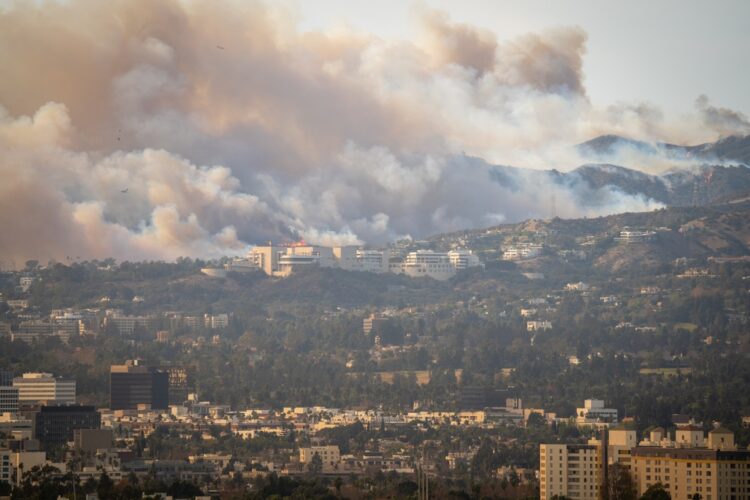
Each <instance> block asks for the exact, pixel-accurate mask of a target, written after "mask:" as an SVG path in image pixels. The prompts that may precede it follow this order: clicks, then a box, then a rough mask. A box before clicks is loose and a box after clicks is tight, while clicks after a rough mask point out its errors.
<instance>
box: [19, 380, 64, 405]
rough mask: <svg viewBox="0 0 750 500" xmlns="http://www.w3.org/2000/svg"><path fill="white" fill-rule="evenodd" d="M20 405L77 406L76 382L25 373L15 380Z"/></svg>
mask: <svg viewBox="0 0 750 500" xmlns="http://www.w3.org/2000/svg"><path fill="white" fill-rule="evenodd" d="M13 387H16V388H17V389H18V401H19V403H20V404H27V405H38V404H46V403H53V404H62V405H65V404H75V402H76V381H75V380H67V379H63V378H59V377H53V376H52V374H51V373H24V374H23V375H22V376H20V377H16V378H14V379H13Z"/></svg>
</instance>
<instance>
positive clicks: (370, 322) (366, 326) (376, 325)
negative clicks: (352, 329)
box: [362, 313, 388, 335]
mask: <svg viewBox="0 0 750 500" xmlns="http://www.w3.org/2000/svg"><path fill="white" fill-rule="evenodd" d="M386 321H388V320H387V319H386V318H384V317H382V316H380V315H378V314H375V313H372V314H370V315H369V316H368V317H366V318H365V319H363V320H362V332H364V334H365V335H370V332H372V331H374V332H375V333H379V332H380V329H381V328H382V327H383V325H385V323H386Z"/></svg>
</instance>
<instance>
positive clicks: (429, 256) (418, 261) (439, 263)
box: [391, 250, 456, 280]
mask: <svg viewBox="0 0 750 500" xmlns="http://www.w3.org/2000/svg"><path fill="white" fill-rule="evenodd" d="M391 271H393V272H396V273H400V274H405V275H407V276H411V277H412V278H420V277H425V276H428V277H430V278H434V279H436V280H447V279H450V278H452V277H453V276H455V274H456V268H454V267H453V265H452V264H451V261H450V258H449V257H448V254H447V253H441V252H433V251H432V250H417V251H416V252H410V253H409V254H407V256H406V258H405V259H404V261H403V262H402V263H400V264H398V265H396V266H391Z"/></svg>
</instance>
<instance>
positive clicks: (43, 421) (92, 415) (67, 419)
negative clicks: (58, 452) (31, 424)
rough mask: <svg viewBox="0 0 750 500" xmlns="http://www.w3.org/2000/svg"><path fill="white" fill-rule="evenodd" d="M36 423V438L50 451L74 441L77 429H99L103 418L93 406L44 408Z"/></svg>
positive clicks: (36, 418)
mask: <svg viewBox="0 0 750 500" xmlns="http://www.w3.org/2000/svg"><path fill="white" fill-rule="evenodd" d="M35 423H36V438H37V439H38V440H39V442H40V443H42V445H44V447H45V448H47V449H50V448H54V447H56V446H61V445H63V444H65V443H67V442H68V441H72V440H73V431H75V430H76V429H99V428H100V427H101V425H102V416H101V414H100V413H99V412H98V411H96V408H94V407H93V406H81V405H67V406H42V407H41V408H40V409H39V411H38V412H37V413H36V415H35Z"/></svg>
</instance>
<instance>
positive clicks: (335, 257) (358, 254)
mask: <svg viewBox="0 0 750 500" xmlns="http://www.w3.org/2000/svg"><path fill="white" fill-rule="evenodd" d="M389 257H390V254H389V252H388V250H365V249H363V248H360V247H357V246H338V247H323V246H316V245H306V244H293V245H288V246H273V245H269V246H257V247H255V248H253V249H252V251H251V252H250V255H249V256H248V258H246V259H236V260H235V261H233V262H232V264H230V266H229V267H228V269H230V270H236V269H235V268H237V269H239V268H243V269H246V268H247V266H248V265H252V266H254V267H256V268H259V269H262V270H263V271H264V272H265V273H266V274H267V275H269V276H279V277H286V276H289V275H291V274H292V273H293V272H294V271H295V270H299V269H302V268H305V267H309V266H320V267H338V268H341V269H345V270H347V271H366V272H373V273H383V272H387V271H388V260H389Z"/></svg>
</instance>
